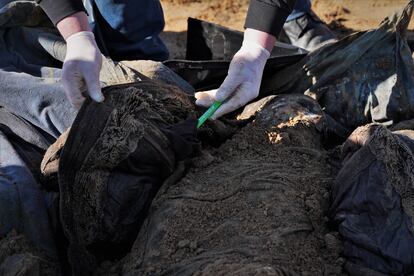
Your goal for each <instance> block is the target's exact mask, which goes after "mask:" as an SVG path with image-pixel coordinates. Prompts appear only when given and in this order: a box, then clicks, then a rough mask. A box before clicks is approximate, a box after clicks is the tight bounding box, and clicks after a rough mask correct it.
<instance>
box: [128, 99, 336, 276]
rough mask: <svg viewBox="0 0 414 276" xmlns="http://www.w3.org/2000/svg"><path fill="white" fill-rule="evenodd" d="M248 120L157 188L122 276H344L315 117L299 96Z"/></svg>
mask: <svg viewBox="0 0 414 276" xmlns="http://www.w3.org/2000/svg"><path fill="white" fill-rule="evenodd" d="M251 116H254V121H253V122H252V123H251V124H249V125H247V126H245V127H244V128H242V129H241V130H240V131H239V132H238V133H237V134H235V136H233V137H232V139H229V140H227V141H226V142H225V143H223V144H222V145H220V147H219V148H218V150H216V151H214V152H212V151H210V152H209V155H210V157H209V158H208V159H207V160H205V159H204V160H203V159H202V160H203V161H201V160H200V159H198V162H197V161H194V166H193V167H191V168H190V169H189V171H188V173H187V174H186V175H185V176H184V177H183V178H182V179H181V180H180V181H178V182H176V181H171V182H166V183H165V184H164V185H163V186H162V187H161V190H160V191H159V192H158V194H157V196H156V198H155V200H154V201H153V203H152V205H151V207H150V211H149V215H148V217H147V219H146V220H145V222H144V224H143V226H142V228H141V231H140V233H139V235H138V237H137V239H136V241H135V244H134V246H133V248H132V250H131V252H130V254H128V255H127V257H125V258H124V260H123V261H122V263H123V270H122V273H121V274H124V275H234V274H240V275H323V274H324V273H326V274H328V275H341V264H342V261H341V258H339V256H340V252H341V242H340V241H339V240H338V237H337V236H338V235H337V233H329V232H330V230H328V223H327V221H326V220H325V219H324V210H326V208H327V207H328V204H327V203H328V200H329V196H328V195H329V193H328V189H329V185H330V181H331V179H332V173H333V172H332V171H331V170H330V168H329V165H328V164H327V162H326V152H325V151H324V150H323V149H322V145H321V139H322V136H323V132H324V131H323V129H324V123H323V122H324V116H323V114H322V110H321V109H320V107H319V105H318V104H317V103H316V101H314V100H312V99H310V98H309V97H306V96H304V95H283V96H270V97H267V98H265V99H263V100H262V101H259V102H257V103H254V104H252V105H251V106H249V107H247V108H246V110H245V112H243V118H250V117H251ZM281 136H283V137H281ZM206 155H207V154H206ZM201 158H202V157H201ZM197 164H198V165H197Z"/></svg>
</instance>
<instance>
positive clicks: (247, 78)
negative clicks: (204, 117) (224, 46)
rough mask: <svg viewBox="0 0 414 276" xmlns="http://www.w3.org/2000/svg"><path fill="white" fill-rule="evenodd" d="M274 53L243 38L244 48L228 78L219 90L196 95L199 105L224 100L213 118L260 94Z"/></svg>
mask: <svg viewBox="0 0 414 276" xmlns="http://www.w3.org/2000/svg"><path fill="white" fill-rule="evenodd" d="M269 56H270V53H269V51H268V50H266V49H265V48H263V47H262V46H261V45H259V44H257V43H255V42H252V41H246V40H245V41H243V45H242V47H241V48H240V50H239V51H238V52H237V53H236V54H235V55H234V57H233V59H232V61H231V63H230V67H229V71H228V74H227V77H226V79H225V80H224V82H223V84H222V85H221V86H220V88H219V89H215V90H210V91H206V92H198V93H196V94H195V97H196V99H197V101H196V104H197V105H200V106H204V107H209V106H211V105H212V104H213V103H214V101H220V102H223V104H222V105H221V107H220V108H219V109H217V111H216V112H215V113H214V114H213V116H212V117H211V119H217V118H218V117H220V116H222V115H224V114H227V113H229V112H232V111H234V110H236V109H238V108H240V107H242V106H244V105H245V104H247V103H248V102H250V101H251V100H253V99H254V98H256V97H257V96H258V95H259V89H260V83H261V80H262V76H263V70H264V66H265V65H266V61H267V59H268V58H269Z"/></svg>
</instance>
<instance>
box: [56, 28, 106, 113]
mask: <svg viewBox="0 0 414 276" xmlns="http://www.w3.org/2000/svg"><path fill="white" fill-rule="evenodd" d="M66 44H67V50H66V57H65V61H64V63H63V68H62V83H63V88H64V89H65V93H66V96H67V98H68V99H69V101H70V103H71V104H72V105H73V106H74V107H75V108H78V109H79V108H80V107H81V105H82V103H83V101H84V100H85V97H84V96H83V95H82V92H84V91H87V92H88V94H89V96H90V97H91V98H92V99H93V100H94V101H96V102H102V101H103V100H104V96H103V94H102V92H101V87H100V83H99V73H100V71H101V66H102V55H101V52H100V50H99V48H98V46H97V45H96V41H95V37H94V35H93V33H92V32H88V31H83V32H78V33H75V34H73V35H71V36H70V37H68V38H67V39H66Z"/></svg>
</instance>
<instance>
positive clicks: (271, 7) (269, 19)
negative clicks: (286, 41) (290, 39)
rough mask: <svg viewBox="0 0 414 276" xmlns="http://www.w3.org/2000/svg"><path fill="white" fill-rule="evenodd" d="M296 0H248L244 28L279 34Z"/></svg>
mask: <svg viewBox="0 0 414 276" xmlns="http://www.w3.org/2000/svg"><path fill="white" fill-rule="evenodd" d="M295 3H296V0H250V6H249V10H248V12H247V17H246V24H245V25H244V27H245V28H251V29H255V30H259V31H262V32H266V33H269V34H272V35H274V36H276V37H277V36H279V33H280V31H281V30H282V28H283V25H284V24H285V21H286V19H287V17H288V16H289V14H290V13H291V12H292V10H293V8H294V6H295Z"/></svg>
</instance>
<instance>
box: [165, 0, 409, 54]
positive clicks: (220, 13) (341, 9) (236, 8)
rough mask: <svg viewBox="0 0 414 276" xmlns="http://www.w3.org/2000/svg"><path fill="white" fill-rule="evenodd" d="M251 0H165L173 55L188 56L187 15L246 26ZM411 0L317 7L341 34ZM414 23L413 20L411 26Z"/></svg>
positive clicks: (317, 0) (328, 2)
mask: <svg viewBox="0 0 414 276" xmlns="http://www.w3.org/2000/svg"><path fill="white" fill-rule="evenodd" d="M248 2H249V1H248V0H238V1H233V0H161V3H162V5H163V8H164V13H165V20H166V26H165V33H164V34H163V38H164V40H165V41H166V43H167V46H168V47H169V48H170V50H171V53H172V56H171V57H172V58H176V57H184V53H185V45H186V34H185V31H186V29H187V18H188V17H195V18H199V19H203V20H207V21H210V22H214V23H217V24H220V25H223V26H226V27H229V28H233V29H236V30H243V24H244V20H245V17H246V12H247V7H248ZM406 3H408V0H314V1H313V10H314V11H315V12H316V14H318V16H320V17H321V18H322V19H323V20H324V21H325V22H326V23H328V24H329V25H330V26H331V27H332V28H333V29H334V30H336V31H337V32H339V33H340V34H347V33H350V32H353V31H359V30H366V29H371V28H375V27H377V26H378V24H379V23H380V22H381V21H382V20H383V19H384V18H385V17H386V16H388V15H391V14H393V13H394V12H395V11H398V10H400V9H402V8H403V7H404V6H405V5H406ZM412 28H414V24H413V23H412V24H411V29H412Z"/></svg>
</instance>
